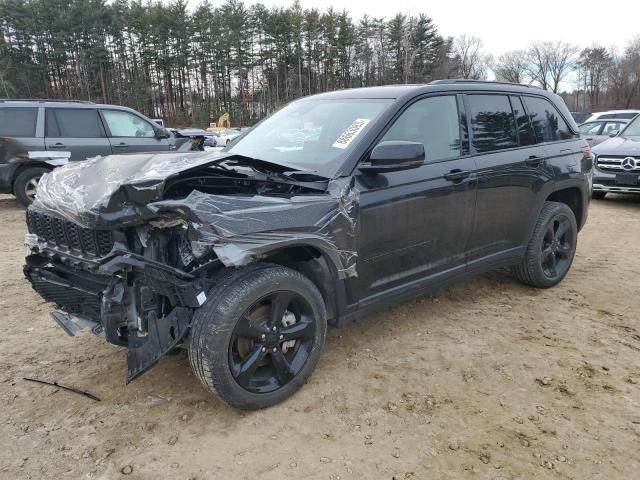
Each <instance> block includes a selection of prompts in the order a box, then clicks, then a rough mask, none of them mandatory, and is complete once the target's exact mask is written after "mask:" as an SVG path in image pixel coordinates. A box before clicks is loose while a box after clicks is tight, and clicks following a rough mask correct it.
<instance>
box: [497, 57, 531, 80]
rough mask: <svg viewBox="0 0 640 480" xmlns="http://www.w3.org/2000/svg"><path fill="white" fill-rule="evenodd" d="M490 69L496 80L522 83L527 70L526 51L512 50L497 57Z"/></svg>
mask: <svg viewBox="0 0 640 480" xmlns="http://www.w3.org/2000/svg"><path fill="white" fill-rule="evenodd" d="M492 69H493V71H494V73H495V75H496V80H499V81H502V82H513V83H524V82H525V77H526V76H525V74H526V72H527V52H525V51H523V50H513V51H511V52H507V53H505V54H502V55H500V56H499V57H498V60H497V61H496V62H494V64H493V66H492Z"/></svg>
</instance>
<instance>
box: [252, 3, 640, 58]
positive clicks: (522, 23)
mask: <svg viewBox="0 0 640 480" xmlns="http://www.w3.org/2000/svg"><path fill="white" fill-rule="evenodd" d="M253 3H262V4H264V5H266V6H289V5H291V4H293V0H290V1H289V0H245V4H253ZM300 3H301V5H302V6H303V7H306V8H312V7H316V8H318V9H320V10H324V9H326V8H327V7H329V6H333V7H334V8H336V9H337V10H343V9H346V10H347V11H348V12H349V13H350V14H351V16H352V17H353V18H360V17H361V16H362V15H364V14H365V13H366V14H368V15H370V16H373V17H391V16H393V15H395V14H396V13H398V12H401V13H405V14H418V13H425V14H427V15H428V16H430V17H431V18H433V19H434V21H435V24H436V25H437V26H438V29H439V32H440V34H441V35H443V36H452V37H456V36H458V35H461V34H464V33H466V34H467V35H473V36H476V37H480V38H481V39H482V41H483V43H484V49H485V50H486V51H487V52H488V53H491V54H493V55H500V54H501V53H504V52H506V51H509V50H514V49H522V48H526V46H527V45H528V44H530V43H531V42H532V41H537V40H542V41H544V40H562V41H565V42H570V43H572V44H575V45H578V46H579V47H588V46H591V45H592V44H594V43H598V44H600V45H603V46H605V47H616V48H617V50H618V52H620V53H621V52H622V50H623V49H624V47H625V45H626V44H627V42H628V41H629V40H630V39H631V38H633V37H634V36H635V35H640V0H618V1H615V2H614V3H612V4H608V3H606V2H602V1H598V2H596V1H594V0H586V1H582V2H575V1H566V0H565V1H557V0H556V1H549V0H538V1H537V2H533V3H529V2H523V1H517V0H515V1H514V0H511V1H507V0H476V1H461V2H450V1H447V0H444V1H443V0H436V1H422V2H419V1H415V0H384V1H380V0H348V1H344V0H343V1H336V0H300ZM519 5H525V7H524V8H519Z"/></svg>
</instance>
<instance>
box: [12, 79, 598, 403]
mask: <svg viewBox="0 0 640 480" xmlns="http://www.w3.org/2000/svg"><path fill="white" fill-rule="evenodd" d="M591 167H592V164H591V155H590V152H589V150H588V146H587V144H586V142H585V141H584V140H581V139H580V138H579V134H578V130H577V127H576V125H575V123H574V122H573V120H572V119H571V116H570V114H569V112H568V111H567V108H566V107H565V105H564V103H563V102H562V100H561V99H560V97H558V96H556V95H554V94H551V93H549V92H545V91H542V90H539V89H536V88H529V87H525V86H517V85H510V84H500V83H491V82H469V81H438V82H432V83H431V84H428V85H403V86H389V87H377V88H365V89H354V90H344V91H338V92H332V93H325V94H321V95H316V96H312V97H309V98H304V99H302V100H298V101H295V102H293V103H291V104H289V105H288V106H286V107H284V108H282V109H281V110H279V111H278V112H276V113H275V114H273V115H272V116H271V117H269V118H267V119H266V120H264V121H263V122H262V123H260V124H258V125H257V126H256V127H255V128H253V129H252V130H250V131H249V132H247V133H246V134H245V135H244V136H243V137H241V138H240V139H239V140H238V141H237V142H235V143H234V144H233V145H232V146H230V147H228V148H227V149H225V150H224V151H222V152H215V153H190V154H155V155H151V154H145V155H131V156H127V157H124V156H119V155H112V156H109V157H105V158H100V159H96V160H91V161H88V162H81V163H77V164H70V165H68V166H65V167H62V168H59V169H56V170H55V171H53V172H52V173H50V174H48V175H45V176H44V177H43V179H42V181H41V182H40V185H39V189H38V193H37V196H36V200H35V202H34V203H33V204H32V205H31V206H30V207H29V209H28V212H27V221H28V227H29V234H28V235H27V239H26V243H27V244H28V245H29V247H30V248H31V254H30V255H29V256H28V257H27V260H26V266H25V274H26V276H27V278H28V279H29V280H30V281H31V283H32V285H33V288H34V289H35V290H36V291H37V292H38V293H39V294H40V295H41V296H42V297H43V298H44V299H46V300H48V301H51V302H53V303H55V304H56V305H57V311H55V312H54V314H53V317H54V319H55V320H56V321H57V322H58V323H59V324H60V325H61V326H62V327H63V328H64V329H65V330H66V331H67V332H68V333H71V334H73V333H75V332H76V331H77V330H78V329H80V328H83V327H90V328H92V330H93V332H94V333H96V334H100V333H104V334H105V336H106V339H107V341H109V342H111V343H113V344H116V345H122V346H125V347H127V348H128V356H127V361H128V375H127V380H128V381H130V380H132V379H134V378H135V377H137V376H138V375H140V374H142V373H144V372H145V371H147V370H148V369H149V368H150V367H152V366H153V365H154V364H155V363H157V361H158V360H159V359H160V357H162V355H164V354H165V353H167V352H168V351H170V350H172V349H174V348H176V347H177V346H180V345H184V346H185V347H187V348H188V351H189V357H190V361H191V366H192V368H193V371H194V372H195V374H196V376H197V377H198V378H199V379H200V381H201V382H202V383H203V385H204V386H205V387H206V388H208V389H209V390H211V391H212V392H215V393H217V394H218V395H219V396H220V397H222V399H224V400H225V401H226V402H227V403H229V404H230V405H233V406H235V407H238V408H244V409H256V408H262V407H266V406H269V405H273V404H275V403H277V402H280V401H282V400H283V399H285V398H287V397H289V396H290V395H291V394H293V393H294V392H295V391H296V390H297V389H298V388H299V387H300V386H301V385H302V384H303V383H304V382H305V380H306V379H307V378H308V377H309V375H310V374H311V372H312V371H313V369H314V368H315V366H316V364H317V362H318V358H319V356H320V352H321V351H322V348H323V344H324V341H325V332H326V328H327V323H328V322H329V323H332V324H339V323H340V322H343V321H345V320H347V319H350V318H353V317H355V316H357V315H363V314H366V313H368V312H371V311H373V310H374V309H378V308H380V307H383V306H388V305H390V304H391V303H393V302H397V301H400V300H404V299H410V298H412V297H415V296H416V295H418V294H423V293H425V292H429V291H431V290H433V289H434V288H436V287H438V286H442V285H444V284H446V283H448V282H451V281H454V280H460V279H462V278H465V277H467V276H469V275H473V274H476V273H478V272H482V271H485V270H488V269H491V268H495V267H499V266H500V267H505V266H509V267H511V268H512V269H513V272H514V274H515V275H516V277H517V278H518V279H519V280H520V281H522V282H524V283H526V284H528V285H531V286H534V287H539V288H546V287H552V286H554V285H556V284H557V283H558V282H560V281H561V280H562V279H563V278H564V276H565V275H566V274H567V272H568V270H569V268H570V266H571V263H572V261H573V257H574V253H575V249H576V242H577V236H578V231H579V230H580V228H581V227H582V225H583V224H584V223H585V220H586V218H587V207H588V201H589V200H588V199H589V194H590V191H589V188H590V172H591Z"/></svg>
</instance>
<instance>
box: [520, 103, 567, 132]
mask: <svg viewBox="0 0 640 480" xmlns="http://www.w3.org/2000/svg"><path fill="white" fill-rule="evenodd" d="M524 98H525V100H524V101H525V103H526V105H527V110H528V112H529V118H530V120H531V125H533V130H534V132H535V133H536V138H537V140H538V142H540V143H542V142H556V141H558V140H568V139H570V138H573V137H574V134H573V132H572V131H571V129H570V128H569V125H567V122H565V121H564V119H563V118H562V117H561V116H560V113H558V110H556V107H554V106H553V105H552V104H551V102H549V101H548V100H546V99H544V98H540V97H524Z"/></svg>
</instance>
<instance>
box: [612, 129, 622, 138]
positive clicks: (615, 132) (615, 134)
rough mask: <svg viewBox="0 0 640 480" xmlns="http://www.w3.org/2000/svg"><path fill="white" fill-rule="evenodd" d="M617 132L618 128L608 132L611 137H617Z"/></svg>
mask: <svg viewBox="0 0 640 480" xmlns="http://www.w3.org/2000/svg"><path fill="white" fill-rule="evenodd" d="M619 133H620V130H611V131H610V132H609V136H610V137H611V138H613V137H617V136H618V134H619Z"/></svg>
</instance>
